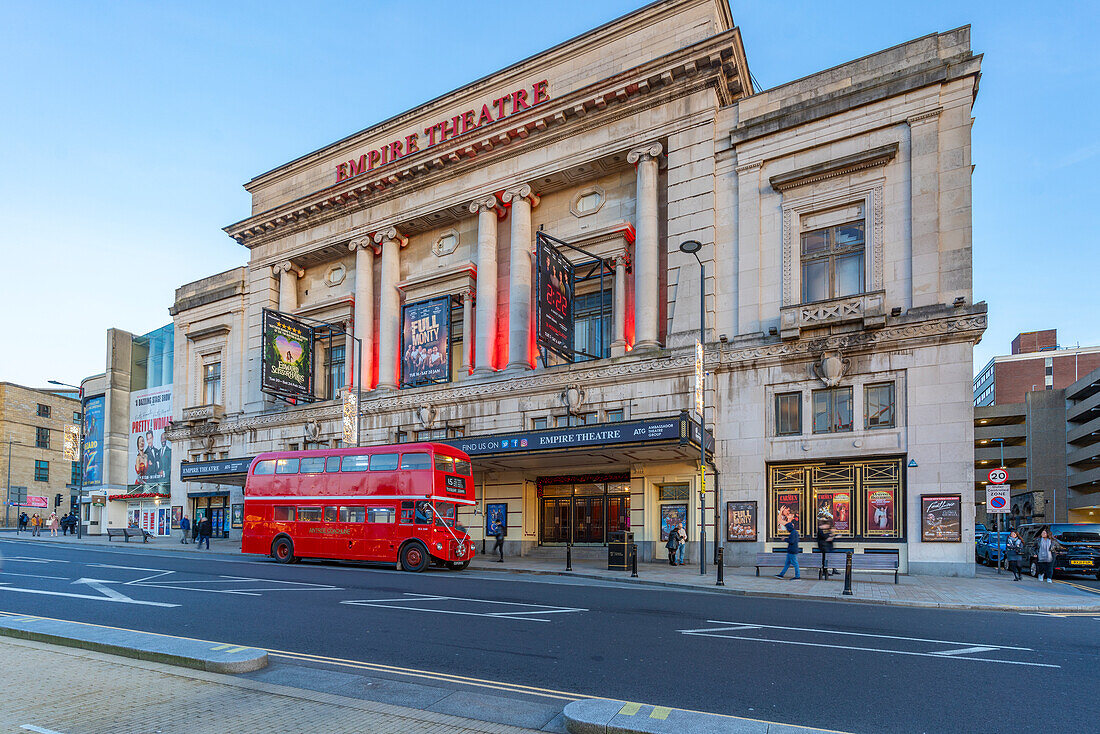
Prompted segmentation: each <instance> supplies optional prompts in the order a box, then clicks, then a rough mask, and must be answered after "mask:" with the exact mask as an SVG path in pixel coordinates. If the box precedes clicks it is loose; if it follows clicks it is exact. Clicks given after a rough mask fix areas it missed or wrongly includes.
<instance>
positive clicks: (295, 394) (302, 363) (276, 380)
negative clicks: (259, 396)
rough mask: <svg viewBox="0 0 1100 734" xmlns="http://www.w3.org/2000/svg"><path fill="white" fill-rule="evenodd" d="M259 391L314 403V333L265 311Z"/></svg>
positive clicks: (307, 327) (282, 315)
mask: <svg viewBox="0 0 1100 734" xmlns="http://www.w3.org/2000/svg"><path fill="white" fill-rule="evenodd" d="M260 389H261V390H263V391H264V392H268V393H273V394H275V395H281V396H283V397H287V398H291V399H304V400H308V401H312V400H313V329H312V328H311V327H309V326H307V325H306V324H305V323H303V322H301V321H299V320H298V319H295V318H293V317H292V316H287V315H286V314H282V313H279V312H278V311H269V310H268V309H266V308H265V309H264V312H263V363H262V366H261V377H260Z"/></svg>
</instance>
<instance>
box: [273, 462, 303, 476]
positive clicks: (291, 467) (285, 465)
mask: <svg viewBox="0 0 1100 734" xmlns="http://www.w3.org/2000/svg"><path fill="white" fill-rule="evenodd" d="M275 473H276V474H297V473H298V460H297V459H278V460H277V461H276V462H275Z"/></svg>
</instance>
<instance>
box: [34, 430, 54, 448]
mask: <svg viewBox="0 0 1100 734" xmlns="http://www.w3.org/2000/svg"><path fill="white" fill-rule="evenodd" d="M34 445H35V446H36V447H37V448H40V449H48V448H49V447H50V429H49V428H35V429H34Z"/></svg>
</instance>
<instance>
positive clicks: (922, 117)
mask: <svg viewBox="0 0 1100 734" xmlns="http://www.w3.org/2000/svg"><path fill="white" fill-rule="evenodd" d="M941 112H943V107H937V108H936V109H934V110H928V111H927V112H921V113H920V114H918V115H913V116H912V117H907V118H905V121H906V122H907V123H909V127H912V126H913V125H914V124H918V123H921V122H931V121H932V120H935V119H936V118H937V117H939V116H940V113H941Z"/></svg>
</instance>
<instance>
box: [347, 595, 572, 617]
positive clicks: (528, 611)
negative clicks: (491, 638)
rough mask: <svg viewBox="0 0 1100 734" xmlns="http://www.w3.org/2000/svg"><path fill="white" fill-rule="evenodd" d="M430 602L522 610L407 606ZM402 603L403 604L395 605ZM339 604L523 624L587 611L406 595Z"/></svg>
mask: <svg viewBox="0 0 1100 734" xmlns="http://www.w3.org/2000/svg"><path fill="white" fill-rule="evenodd" d="M432 601H444V602H446V601H458V602H468V603H471V604H497V605H502V606H509V607H524V608H523V609H516V610H514V611H508V612H463V611H459V610H457V609H438V608H431V607H428V608H425V607H415V606H408V605H409V604H415V603H418V602H432ZM395 602H404V603H395ZM340 603H341V604H351V605H353V606H363V607H378V608H383V609H401V610H405V611H410V612H428V613H432V614H457V615H459V616H463V617H490V618H493V619H515V620H520V621H523V622H549V621H550V620H548V619H539V618H537V617H531V616H528V615H535V614H560V613H563V612H587V611H588V610H587V609H579V608H574V607H555V606H551V605H549V604H525V603H523V602H511V601H496V600H491V599H470V598H465V597H459V596H429V595H426V594H412V593H410V594H406V595H405V596H404V597H403V598H398V599H358V600H348V601H342V602H340Z"/></svg>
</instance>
